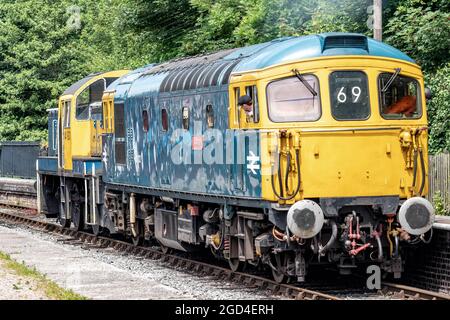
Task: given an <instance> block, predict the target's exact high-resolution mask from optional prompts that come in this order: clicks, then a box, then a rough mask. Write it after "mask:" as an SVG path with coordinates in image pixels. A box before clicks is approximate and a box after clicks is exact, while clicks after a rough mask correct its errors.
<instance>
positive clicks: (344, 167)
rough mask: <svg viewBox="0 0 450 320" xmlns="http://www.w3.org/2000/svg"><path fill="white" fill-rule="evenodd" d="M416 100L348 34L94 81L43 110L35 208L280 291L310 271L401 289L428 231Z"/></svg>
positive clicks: (402, 58) (384, 60)
mask: <svg viewBox="0 0 450 320" xmlns="http://www.w3.org/2000/svg"><path fill="white" fill-rule="evenodd" d="M427 95H428V92H427V91H426V90H425V88H424V81H423V75H422V72H421V69H420V67H419V66H418V65H417V64H416V63H415V62H414V60H413V59H411V58H410V57H408V56H407V55H406V54H404V53H402V52H400V51H399V50H397V49H395V48H393V47H391V46H389V45H387V44H384V43H382V42H378V41H375V40H373V39H371V38H368V37H366V36H364V35H360V34H350V33H328V34H319V35H311V36H304V37H287V38H281V39H276V40H273V41H270V42H267V43H261V44H257V45H252V46H247V47H243V48H236V49H229V50H223V51H219V52H215V53H212V54H206V55H199V56H195V57H188V58H182V59H176V60H172V61H168V62H164V63H158V64H150V65H147V66H145V67H142V68H140V69H137V70H134V71H128V70H120V71H112V72H106V73H98V74H93V75H90V76H88V77H86V78H84V79H82V80H80V81H78V82H77V83H75V84H73V85H72V86H71V87H70V88H68V89H67V90H66V91H65V92H64V93H63V94H62V96H61V97H60V99H59V105H58V108H57V109H52V110H49V137H48V139H49V148H48V156H45V157H40V158H39V159H38V161H37V181H38V208H39V211H40V212H41V213H43V214H46V215H56V216H58V218H59V221H60V222H61V224H62V225H64V226H66V227H69V226H72V227H73V228H76V229H78V230H80V229H86V230H91V231H92V232H93V233H95V234H100V233H110V234H118V233H119V234H123V235H124V236H126V237H129V238H130V239H131V240H132V241H133V242H134V243H135V244H136V245H140V244H142V243H143V242H144V241H146V240H156V241H158V242H159V244H160V245H161V248H162V249H163V250H164V251H168V250H181V251H192V250H196V249H198V248H207V249H208V250H211V252H212V254H213V255H214V256H215V257H217V258H218V259H224V260H226V261H228V262H229V265H230V267H231V268H232V269H233V270H238V269H239V268H241V267H242V266H243V265H245V264H251V265H255V266H264V267H265V268H269V269H270V270H271V271H272V274H273V277H274V279H275V280H276V281H279V282H282V281H284V280H286V279H287V278H294V279H296V280H297V281H304V280H305V276H306V274H307V271H308V267H309V266H310V265H315V264H326V265H333V266H335V267H336V268H337V269H338V270H339V271H340V272H341V273H342V274H349V273H351V272H352V270H353V269H355V268H357V267H358V266H360V265H361V266H362V265H366V264H378V265H379V266H380V267H381V268H382V269H383V270H384V271H385V272H387V273H391V274H392V275H393V276H394V277H400V275H401V273H402V271H403V269H404V260H405V256H406V255H405V254H406V252H407V250H408V249H409V248H410V247H412V246H414V245H415V244H418V243H420V242H428V241H429V239H430V237H431V232H432V230H431V228H432V224H433V221H434V209H433V206H432V205H431V204H430V203H429V202H428V201H427V200H426V199H425V198H424V196H425V195H426V193H427V171H428V170H427V169H428V162H427V159H428V156H427V155H428V154H427V113H426V96H427ZM243 101H245V103H246V108H243V103H244V102H243ZM249 106H251V107H250V109H249Z"/></svg>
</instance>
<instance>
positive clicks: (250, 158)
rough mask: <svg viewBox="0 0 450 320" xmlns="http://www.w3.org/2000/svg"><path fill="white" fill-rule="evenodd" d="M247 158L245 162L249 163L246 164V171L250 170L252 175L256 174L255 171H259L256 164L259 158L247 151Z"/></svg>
mask: <svg viewBox="0 0 450 320" xmlns="http://www.w3.org/2000/svg"><path fill="white" fill-rule="evenodd" d="M249 154H250V155H249V156H247V161H248V162H249V163H248V164H247V169H249V170H251V171H252V173H253V174H256V171H255V170H259V168H260V166H259V164H258V162H259V156H256V155H255V154H254V153H253V152H252V151H249Z"/></svg>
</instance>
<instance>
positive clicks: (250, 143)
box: [230, 82, 260, 195]
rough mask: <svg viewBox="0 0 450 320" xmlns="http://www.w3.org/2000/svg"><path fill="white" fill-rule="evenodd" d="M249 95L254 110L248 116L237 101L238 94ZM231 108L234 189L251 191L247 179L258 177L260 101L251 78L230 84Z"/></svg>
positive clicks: (250, 193) (252, 192)
mask: <svg viewBox="0 0 450 320" xmlns="http://www.w3.org/2000/svg"><path fill="white" fill-rule="evenodd" d="M243 95H248V96H249V97H250V98H251V99H252V105H253V110H252V113H251V115H250V116H249V115H248V114H247V113H246V112H245V110H244V109H243V108H242V107H241V106H239V105H238V103H237V101H238V99H239V97H240V96H243ZM233 100H234V101H233V103H232V104H231V105H232V106H233V107H234V108H233V109H232V111H231V113H232V114H230V119H231V123H232V124H233V125H232V128H233V129H234V148H235V150H234V151H235V152H234V154H235V159H234V165H233V168H232V175H233V176H234V179H233V180H234V189H235V191H236V192H238V193H244V194H247V195H253V194H254V193H255V190H253V189H254V187H253V186H252V184H251V183H250V179H257V180H259V179H260V158H259V157H260V155H259V144H258V143H259V142H258V139H259V137H258V134H257V132H258V131H257V129H258V128H259V102H258V92H257V86H256V83H254V82H245V83H240V84H239V85H236V86H234V87H233Z"/></svg>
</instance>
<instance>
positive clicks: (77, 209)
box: [72, 202, 84, 231]
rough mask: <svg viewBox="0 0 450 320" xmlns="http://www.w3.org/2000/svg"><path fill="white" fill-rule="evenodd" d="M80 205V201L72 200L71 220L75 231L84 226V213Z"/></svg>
mask: <svg viewBox="0 0 450 320" xmlns="http://www.w3.org/2000/svg"><path fill="white" fill-rule="evenodd" d="M81 205H82V204H81V203H80V202H72V222H73V226H74V227H75V230H77V231H80V230H83V227H84V219H83V218H84V214H83V210H82V209H81Z"/></svg>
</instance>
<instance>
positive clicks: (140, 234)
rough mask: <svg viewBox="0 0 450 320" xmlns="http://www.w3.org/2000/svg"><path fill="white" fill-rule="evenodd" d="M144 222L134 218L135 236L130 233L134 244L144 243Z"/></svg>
mask: <svg viewBox="0 0 450 320" xmlns="http://www.w3.org/2000/svg"><path fill="white" fill-rule="evenodd" d="M144 232H145V230H144V223H143V222H142V221H141V220H139V219H136V233H137V235H136V237H133V235H131V240H132V241H133V245H134V246H136V247H137V246H141V245H143V244H144Z"/></svg>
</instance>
